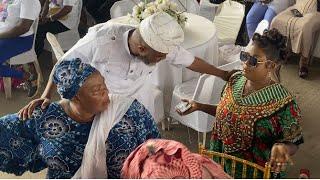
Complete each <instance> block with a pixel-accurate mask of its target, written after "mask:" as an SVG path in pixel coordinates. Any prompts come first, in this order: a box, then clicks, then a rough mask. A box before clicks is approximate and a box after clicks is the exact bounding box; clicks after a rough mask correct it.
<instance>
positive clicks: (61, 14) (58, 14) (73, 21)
mask: <svg viewBox="0 0 320 180" xmlns="http://www.w3.org/2000/svg"><path fill="white" fill-rule="evenodd" d="M80 5H81V4H80V0H45V2H44V5H43V7H42V11H41V14H40V22H39V27H38V31H37V39H36V53H37V55H38V57H39V55H40V54H41V53H42V51H43V47H44V40H45V38H46V34H47V32H50V33H52V34H59V33H62V32H65V31H68V30H70V29H78V27H77V26H78V24H77V22H78V19H79V18H80V17H79V16H80V13H81V12H79V11H81V8H79V6H80Z"/></svg>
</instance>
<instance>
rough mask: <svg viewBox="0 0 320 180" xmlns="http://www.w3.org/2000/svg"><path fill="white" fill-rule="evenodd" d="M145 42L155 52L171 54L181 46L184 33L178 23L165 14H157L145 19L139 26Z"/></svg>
mask: <svg viewBox="0 0 320 180" xmlns="http://www.w3.org/2000/svg"><path fill="white" fill-rule="evenodd" d="M139 30H140V34H141V36H142V38H143V40H144V41H145V42H146V43H147V44H148V45H149V46H150V47H151V48H152V49H153V50H155V51H158V52H161V53H169V51H170V49H172V48H175V47H176V46H178V45H180V44H181V43H182V42H183V40H184V32H183V30H182V28H181V26H180V25H179V24H178V22H177V21H176V20H175V19H174V18H173V17H171V16H170V15H169V14H167V13H165V12H159V13H155V14H153V15H151V16H149V17H147V18H146V19H144V20H143V21H142V22H141V23H140V26H139Z"/></svg>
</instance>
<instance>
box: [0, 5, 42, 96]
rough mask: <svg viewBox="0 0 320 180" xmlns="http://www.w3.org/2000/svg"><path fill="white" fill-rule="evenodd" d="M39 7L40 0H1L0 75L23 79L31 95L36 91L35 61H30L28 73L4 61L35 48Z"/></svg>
mask: <svg viewBox="0 0 320 180" xmlns="http://www.w3.org/2000/svg"><path fill="white" fill-rule="evenodd" d="M31 9H32V10H31ZM40 10H41V5H40V2H39V0H30V1H25V0H0V77H14V78H18V79H23V80H24V81H25V82H26V85H27V89H28V96H29V97H32V96H33V95H34V94H35V93H36V92H37V73H35V67H34V66H33V64H31V63H30V64H28V66H29V67H30V68H29V72H27V73H23V72H21V71H17V70H15V69H13V68H10V67H9V66H7V65H4V63H5V62H7V61H8V60H9V59H10V58H12V57H14V56H17V55H19V54H21V53H24V52H26V51H28V50H30V49H31V48H32V46H33V39H34V33H35V32H33V24H34V22H35V20H36V19H37V18H38V16H39V13H40ZM26 61H28V60H27V59H26Z"/></svg>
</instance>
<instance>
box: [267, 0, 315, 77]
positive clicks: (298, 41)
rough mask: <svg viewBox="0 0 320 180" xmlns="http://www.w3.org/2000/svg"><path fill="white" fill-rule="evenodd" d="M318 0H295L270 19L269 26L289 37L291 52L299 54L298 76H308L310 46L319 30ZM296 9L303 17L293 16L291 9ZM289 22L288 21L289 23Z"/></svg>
mask: <svg viewBox="0 0 320 180" xmlns="http://www.w3.org/2000/svg"><path fill="white" fill-rule="evenodd" d="M317 4H318V6H319V4H320V2H319V0H318V2H317V0H297V3H296V4H295V5H293V6H291V7H290V8H288V9H287V10H285V11H284V12H282V13H280V14H279V15H277V16H276V17H275V18H274V20H273V21H272V24H271V27H273V28H277V29H279V31H280V32H281V33H282V34H284V35H286V36H287V37H288V38H289V44H290V47H288V48H289V49H290V50H291V51H292V52H293V53H296V54H299V55H300V56H301V58H300V63H299V67H300V68H299V76H300V77H301V78H306V77H307V76H308V73H309V71H308V66H309V60H310V57H311V56H312V54H310V53H311V52H312V50H311V49H312V47H313V45H314V46H315V45H316V44H313V43H317V41H316V40H315V38H316V35H317V34H316V33H317V32H318V31H319V30H320V10H319V8H318V10H317ZM293 9H296V10H298V11H299V12H300V13H301V15H302V16H303V17H297V16H295V15H294V14H293V13H292V12H291V11H292V10H293ZM289 22H290V23H289Z"/></svg>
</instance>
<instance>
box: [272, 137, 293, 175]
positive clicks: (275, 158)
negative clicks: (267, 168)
mask: <svg viewBox="0 0 320 180" xmlns="http://www.w3.org/2000/svg"><path fill="white" fill-rule="evenodd" d="M288 164H290V165H292V164H293V162H292V160H291V158H290V153H289V149H288V146H287V145H286V144H284V143H276V144H274V145H273V147H272V149H271V157H270V165H271V170H272V171H274V172H276V173H279V172H281V171H285V170H286V168H287V165H288Z"/></svg>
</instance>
